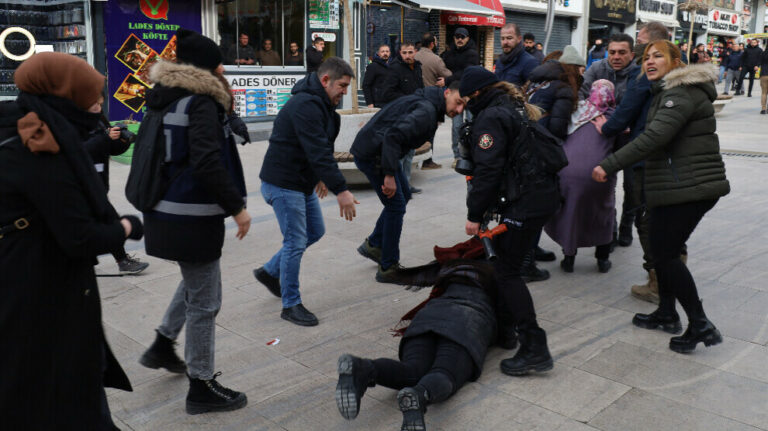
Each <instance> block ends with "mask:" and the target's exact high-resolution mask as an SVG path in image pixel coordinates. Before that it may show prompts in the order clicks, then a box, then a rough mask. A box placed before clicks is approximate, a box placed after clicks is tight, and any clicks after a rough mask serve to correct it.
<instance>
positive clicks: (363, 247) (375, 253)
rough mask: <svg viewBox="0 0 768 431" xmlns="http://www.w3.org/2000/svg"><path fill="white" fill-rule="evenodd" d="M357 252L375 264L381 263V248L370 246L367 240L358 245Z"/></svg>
mask: <svg viewBox="0 0 768 431" xmlns="http://www.w3.org/2000/svg"><path fill="white" fill-rule="evenodd" d="M357 252H358V253H360V255H361V256H363V257H365V258H368V259H371V260H372V261H374V262H376V264H380V263H381V247H374V246H372V245H371V242H370V241H368V238H366V239H365V241H363V243H362V244H360V247H358V248H357Z"/></svg>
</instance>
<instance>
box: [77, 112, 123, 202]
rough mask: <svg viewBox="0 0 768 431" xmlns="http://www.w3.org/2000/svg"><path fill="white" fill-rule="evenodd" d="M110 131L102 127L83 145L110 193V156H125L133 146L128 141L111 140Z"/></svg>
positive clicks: (93, 132) (92, 133)
mask: <svg viewBox="0 0 768 431" xmlns="http://www.w3.org/2000/svg"><path fill="white" fill-rule="evenodd" d="M105 127H106V126H105ZM108 130H109V129H104V128H103V127H100V128H98V129H96V130H94V131H92V132H91V134H90V135H89V137H88V139H87V140H86V141H85V142H84V143H83V145H85V151H87V152H88V155H89V156H91V159H92V160H93V165H94V167H95V168H96V172H98V173H99V177H101V181H103V182H104V188H105V189H106V190H107V191H109V156H118V155H120V154H123V153H124V152H126V151H128V147H130V146H131V143H130V142H128V141H125V140H122V139H120V138H118V139H112V138H110V137H109V134H108Z"/></svg>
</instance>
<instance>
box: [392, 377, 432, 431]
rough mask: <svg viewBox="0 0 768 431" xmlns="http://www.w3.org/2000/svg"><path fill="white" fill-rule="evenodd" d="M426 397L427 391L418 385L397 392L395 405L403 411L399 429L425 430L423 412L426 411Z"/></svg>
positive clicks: (401, 430) (404, 430)
mask: <svg viewBox="0 0 768 431" xmlns="http://www.w3.org/2000/svg"><path fill="white" fill-rule="evenodd" d="M427 399H428V398H427V391H426V390H425V389H424V388H422V387H420V386H419V385H416V386H414V387H412V388H403V389H401V390H400V392H398V393H397V405H398V407H400V411H401V412H403V425H402V426H401V427H400V431H426V429H427V425H426V423H425V422H424V413H426V412H427Z"/></svg>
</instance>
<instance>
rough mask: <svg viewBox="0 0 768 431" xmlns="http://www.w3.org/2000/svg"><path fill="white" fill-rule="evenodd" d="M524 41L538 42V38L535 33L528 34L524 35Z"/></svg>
mask: <svg viewBox="0 0 768 431" xmlns="http://www.w3.org/2000/svg"><path fill="white" fill-rule="evenodd" d="M523 40H532V41H534V42H536V36H534V34H533V33H526V34H524V35H523Z"/></svg>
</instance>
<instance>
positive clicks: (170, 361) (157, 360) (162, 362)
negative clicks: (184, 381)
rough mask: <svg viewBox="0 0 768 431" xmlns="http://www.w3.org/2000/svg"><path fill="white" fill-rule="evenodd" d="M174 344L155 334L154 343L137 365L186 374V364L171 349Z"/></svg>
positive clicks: (168, 339) (159, 334)
mask: <svg viewBox="0 0 768 431" xmlns="http://www.w3.org/2000/svg"><path fill="white" fill-rule="evenodd" d="M155 332H157V331H155ZM175 344H176V343H175V342H174V341H173V340H171V339H170V338H167V337H166V336H164V335H162V334H161V333H159V332H157V336H156V337H155V341H154V342H153V343H152V345H151V346H149V349H147V351H146V352H144V354H143V355H141V358H140V359H139V363H140V364H141V365H144V366H145V367H147V368H152V369H158V368H165V369H166V370H168V371H170V372H172V373H179V374H181V373H184V372H186V371H187V364H185V363H184V361H182V360H181V358H179V357H178V356H177V355H176V351H175V350H174V349H173V346H174V345H175Z"/></svg>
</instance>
